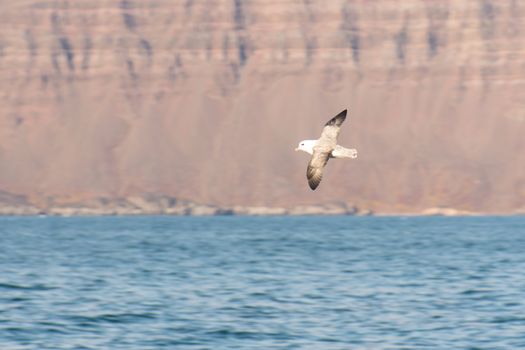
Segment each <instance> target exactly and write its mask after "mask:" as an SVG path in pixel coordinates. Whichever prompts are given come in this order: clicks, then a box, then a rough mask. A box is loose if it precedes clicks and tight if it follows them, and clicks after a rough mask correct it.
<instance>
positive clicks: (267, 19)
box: [0, 0, 525, 212]
mask: <svg viewBox="0 0 525 350" xmlns="http://www.w3.org/2000/svg"><path fill="white" fill-rule="evenodd" d="M524 21H525V4H523V3H521V2H519V1H517V0H508V1H495V0H493V1H490V0H480V1H467V0H457V1H456V0H454V1H452V0H449V1H430V0H428V1H416V0H407V1H401V2H400V1H391V0H380V1H379V0H378V1H363V0H353V1H351V0H334V1H320V0H304V1H300V0H288V1H284V0H280V1H270V2H268V1H262V0H252V1H244V0H242V1H241V0H233V1H226V0H217V1H192V0H185V1H171V0H150V1H138V0H136V1H133V0H122V1H116V0H98V1H94V0H74V1H73V0H71V1H67V0H61V1H58V0H56V1H52V0H48V1H44V0H42V1H37V0H17V1H0V84H1V89H0V102H1V106H0V190H1V191H4V192H9V193H13V194H17V195H25V196H27V198H28V200H29V201H31V202H34V203H37V204H38V203H40V202H42V201H45V200H46V199H47V198H49V197H53V198H55V200H57V201H62V202H64V203H67V202H68V201H75V202H78V201H83V200H86V201H88V200H90V199H92V198H95V197H127V196H137V195H142V194H146V193H149V194H151V193H153V194H163V195H168V196H175V197H179V198H186V199H190V200H194V201H198V202H203V203H213V204H219V205H234V204H240V205H267V206H294V205H297V204H303V203H327V202H345V203H348V204H352V205H357V206H359V207H362V208H370V209H373V210H376V211H379V212H403V211H406V212H409V211H410V212H414V211H419V210H422V209H424V208H428V207H436V206H446V207H455V208H459V209H464V210H471V211H483V212H511V211H514V210H516V209H519V208H523V207H525V28H524V27H523V23H524ZM344 108H349V117H348V118H347V122H346V123H345V125H344V126H343V130H342V132H341V135H340V143H341V144H342V145H344V146H348V147H350V146H352V147H356V148H357V149H358V150H359V158H358V159H357V160H355V161H337V160H336V161H330V162H329V164H328V167H327V170H326V173H325V177H324V180H323V182H322V183H321V186H320V187H319V189H318V190H317V191H315V192H311V191H310V190H309V188H308V185H307V183H306V179H305V172H306V164H307V161H308V156H307V155H306V154H304V153H302V154H299V153H295V152H294V151H293V150H294V148H295V147H296V145H297V143H298V141H300V140H301V139H308V138H316V137H317V136H318V135H319V132H320V130H321V128H322V125H323V123H324V122H325V121H326V120H327V119H328V118H330V117H332V116H333V115H335V114H336V113H338V112H339V111H340V110H342V109H344Z"/></svg>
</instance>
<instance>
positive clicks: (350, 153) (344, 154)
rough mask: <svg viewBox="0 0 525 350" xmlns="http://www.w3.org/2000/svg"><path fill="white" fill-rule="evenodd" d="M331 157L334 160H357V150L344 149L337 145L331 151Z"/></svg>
mask: <svg viewBox="0 0 525 350" xmlns="http://www.w3.org/2000/svg"><path fill="white" fill-rule="evenodd" d="M332 157H334V158H351V159H355V158H357V150H356V149H355V148H345V147H343V146H339V145H337V146H336V147H335V148H334V150H333V151H332Z"/></svg>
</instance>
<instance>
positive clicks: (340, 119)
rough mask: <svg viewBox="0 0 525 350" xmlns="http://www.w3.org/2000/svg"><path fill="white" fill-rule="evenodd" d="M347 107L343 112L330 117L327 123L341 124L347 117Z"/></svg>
mask: <svg viewBox="0 0 525 350" xmlns="http://www.w3.org/2000/svg"><path fill="white" fill-rule="evenodd" d="M347 112H348V110H347V109H345V110H343V111H342V112H341V113H339V114H338V115H336V116H335V117H333V118H332V119H330V120H329V121H328V122H327V123H326V124H325V125H337V126H341V124H343V122H344V121H345V119H346V113H347Z"/></svg>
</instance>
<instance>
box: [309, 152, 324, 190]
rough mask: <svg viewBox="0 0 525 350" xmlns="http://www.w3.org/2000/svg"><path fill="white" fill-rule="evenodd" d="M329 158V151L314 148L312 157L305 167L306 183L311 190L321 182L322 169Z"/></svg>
mask: <svg viewBox="0 0 525 350" xmlns="http://www.w3.org/2000/svg"><path fill="white" fill-rule="evenodd" d="M329 158H330V153H329V152H323V151H320V150H314V153H313V154H312V159H310V163H308V168H307V169H306V178H307V179H308V185H309V186H310V188H311V189H312V190H315V189H316V188H317V186H319V184H320V183H321V179H322V178H323V169H324V166H325V165H326V163H327V162H328V159H329Z"/></svg>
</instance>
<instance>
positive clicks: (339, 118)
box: [319, 109, 347, 147]
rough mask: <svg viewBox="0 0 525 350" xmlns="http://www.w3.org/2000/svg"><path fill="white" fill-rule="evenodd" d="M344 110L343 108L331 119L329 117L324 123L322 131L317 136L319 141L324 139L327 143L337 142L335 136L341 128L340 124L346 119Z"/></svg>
mask: <svg viewBox="0 0 525 350" xmlns="http://www.w3.org/2000/svg"><path fill="white" fill-rule="evenodd" d="M346 112H347V110H346V109H345V110H344V111H342V112H341V113H339V114H338V115H336V116H335V117H333V118H332V119H330V120H329V121H328V122H326V124H325V125H324V128H323V132H322V133H321V137H320V138H319V141H324V142H326V143H327V144H328V143H330V144H333V146H334V147H335V145H336V144H337V136H339V130H340V129H341V125H342V124H343V122H344V121H345V119H346Z"/></svg>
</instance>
